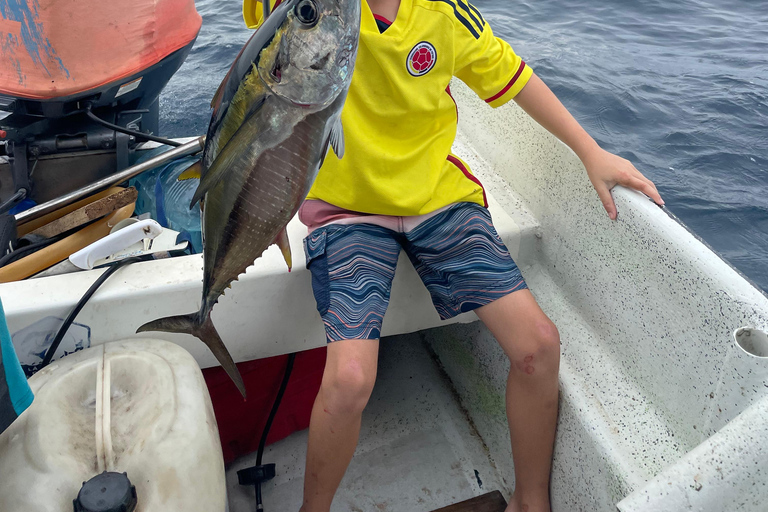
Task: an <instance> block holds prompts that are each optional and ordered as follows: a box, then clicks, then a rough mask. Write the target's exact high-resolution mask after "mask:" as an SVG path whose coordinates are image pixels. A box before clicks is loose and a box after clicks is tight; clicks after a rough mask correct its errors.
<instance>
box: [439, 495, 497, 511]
mask: <svg viewBox="0 0 768 512" xmlns="http://www.w3.org/2000/svg"><path fill="white" fill-rule="evenodd" d="M506 508H507V500H505V499H504V496H502V495H501V493H500V492H499V491H493V492H489V493H488V494H483V495H482V496H477V497H476V498H472V499H470V500H467V501H462V502H461V503H456V504H454V505H449V506H447V507H443V508H440V509H437V510H434V511H433V512H504V510H505V509H506Z"/></svg>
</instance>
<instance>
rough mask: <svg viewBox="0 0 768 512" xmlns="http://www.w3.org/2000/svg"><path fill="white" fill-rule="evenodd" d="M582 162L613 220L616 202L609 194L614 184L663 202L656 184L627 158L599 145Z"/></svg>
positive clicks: (660, 203)
mask: <svg viewBox="0 0 768 512" xmlns="http://www.w3.org/2000/svg"><path fill="white" fill-rule="evenodd" d="M582 163H583V164H584V167H586V168H587V175H588V176H589V181H591V182H592V186H593V187H595V190H596V191H597V195H598V196H599V197H600V201H602V203H603V207H605V211H606V212H608V216H609V217H610V218H611V220H615V219H616V215H617V212H616V204H615V203H614V202H613V197H612V196H611V189H612V188H613V187H615V186H616V185H622V186H625V187H627V188H632V189H635V190H637V191H639V192H642V193H643V194H645V195H647V196H648V197H650V198H651V199H653V201H654V202H655V203H656V204H658V205H663V204H664V200H663V199H662V198H661V196H660V195H659V191H658V190H656V185H654V184H653V182H652V181H651V180H649V179H648V178H646V177H645V176H643V175H642V173H641V172H640V171H638V170H637V169H635V166H634V165H632V163H631V162H629V161H628V160H625V159H624V158H621V157H620V156H617V155H614V154H613V153H609V152H608V151H605V150H604V149H602V148H600V147H595V149H593V150H592V151H591V152H590V153H589V155H586V156H585V158H583V159H582Z"/></svg>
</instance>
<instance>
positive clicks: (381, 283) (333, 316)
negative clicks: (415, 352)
mask: <svg viewBox="0 0 768 512" xmlns="http://www.w3.org/2000/svg"><path fill="white" fill-rule="evenodd" d="M305 251H306V253H307V268H308V269H309V270H310V272H311V273H312V289H313V291H314V294H315V300H316V301H317V309H318V311H319V312H320V316H321V318H322V319H323V324H324V325H325V332H326V337H327V341H328V357H327V360H326V363H325V371H324V372H323V380H322V383H321V385H320V391H319V392H318V394H317V398H316V399H315V404H314V407H313V408H312V417H311V419H310V424H309V441H308V445H307V467H306V470H305V473H304V501H303V504H302V508H301V512H328V511H329V510H330V507H331V502H332V501H333V496H334V494H335V493H336V489H337V488H338V486H339V484H340V483H341V479H342V477H343V476H344V472H345V471H346V469H347V466H348V465H349V462H350V460H351V459H352V454H353V453H354V451H355V447H356V446H357V439H358V436H359V434H360V420H361V416H362V412H363V408H364V407H365V405H366V404H367V403H368V399H369V398H370V396H371V391H372V390H373V384H374V381H375V380H376V363H377V361H378V350H379V341H378V338H379V336H381V322H382V320H383V318H384V313H385V311H386V309H387V304H388V302H389V293H390V289H391V287H392V279H393V277H394V275H395V267H396V266H397V258H398V256H399V254H400V244H399V242H398V241H397V240H396V239H395V234H394V232H392V231H390V230H388V229H386V228H382V227H379V226H375V225H371V224H353V225H347V226H340V225H331V226H327V227H324V228H320V229H318V230H315V231H313V232H312V233H311V234H310V235H309V236H308V237H307V238H306V239H305Z"/></svg>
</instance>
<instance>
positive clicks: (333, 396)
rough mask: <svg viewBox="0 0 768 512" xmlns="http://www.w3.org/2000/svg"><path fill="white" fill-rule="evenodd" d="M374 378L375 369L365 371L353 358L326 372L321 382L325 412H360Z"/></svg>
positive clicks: (371, 387) (368, 396)
mask: <svg viewBox="0 0 768 512" xmlns="http://www.w3.org/2000/svg"><path fill="white" fill-rule="evenodd" d="M375 380H376V373H375V371H374V372H368V371H366V369H365V368H364V367H363V366H362V365H361V364H360V363H359V361H356V360H354V359H353V360H350V361H347V362H346V363H344V364H342V365H340V366H339V367H337V368H336V369H334V370H333V371H332V372H330V373H328V374H326V375H325V376H324V378H323V384H322V390H323V398H324V401H325V408H326V412H328V413H330V414H352V413H355V414H356V413H360V412H362V411H363V409H364V408H365V406H366V404H367V403H368V399H369V398H370V396H371V392H372V391H373V384H374V382H375Z"/></svg>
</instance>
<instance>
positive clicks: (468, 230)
mask: <svg viewBox="0 0 768 512" xmlns="http://www.w3.org/2000/svg"><path fill="white" fill-rule="evenodd" d="M403 248H404V249H405V251H406V253H407V254H408V257H409V258H410V260H411V262H412V263H413V266H414V267H415V268H416V271H417V272H418V273H419V276H421V279H422V281H424V284H425V286H426V287H427V289H428V290H429V293H430V295H431V296H432V302H433V303H434V305H435V309H437V312H438V313H439V314H440V317H441V318H442V319H447V318H452V317H454V316H456V315H458V314H460V313H465V312H467V311H472V310H474V309H477V308H479V307H482V306H485V305H486V304H490V303H491V302H493V301H495V300H498V299H500V298H502V297H505V296H507V295H509V294H510V293H512V292H515V291H519V290H525V289H527V286H526V284H525V280H524V279H523V277H522V275H521V273H520V269H518V268H517V265H516V264H515V262H514V261H513V260H512V257H511V256H510V254H509V251H508V250H507V248H506V246H505V245H504V242H503V241H502V240H501V238H500V237H499V235H498V233H496V229H495V228H494V227H493V222H492V221H491V215H490V213H489V212H488V209H487V208H484V207H482V206H480V205H478V204H475V203H459V204H457V205H454V206H452V207H451V208H449V209H447V210H445V211H443V212H441V213H440V214H438V215H436V216H434V217H432V218H430V219H428V220H427V221H425V222H423V223H421V224H419V226H418V227H416V228H415V229H414V230H412V231H410V232H408V233H406V242H405V243H404V246H403Z"/></svg>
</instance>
